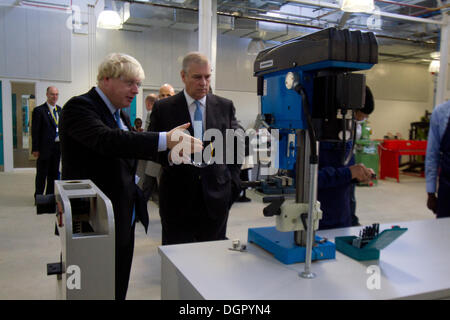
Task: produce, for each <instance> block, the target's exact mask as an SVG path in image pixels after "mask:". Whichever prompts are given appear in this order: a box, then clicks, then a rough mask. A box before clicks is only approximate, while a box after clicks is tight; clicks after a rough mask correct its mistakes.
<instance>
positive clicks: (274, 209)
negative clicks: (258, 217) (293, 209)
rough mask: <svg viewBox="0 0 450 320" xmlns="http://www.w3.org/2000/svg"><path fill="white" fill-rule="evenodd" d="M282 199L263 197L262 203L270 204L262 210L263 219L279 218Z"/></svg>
mask: <svg viewBox="0 0 450 320" xmlns="http://www.w3.org/2000/svg"><path fill="white" fill-rule="evenodd" d="M284 200H285V199H284V197H283V196H281V197H264V199H263V202H264V203H267V202H270V204H269V205H268V206H267V207H265V208H264V209H263V214H264V216H265V217H272V216H279V215H280V214H281V206H282V205H283V203H284Z"/></svg>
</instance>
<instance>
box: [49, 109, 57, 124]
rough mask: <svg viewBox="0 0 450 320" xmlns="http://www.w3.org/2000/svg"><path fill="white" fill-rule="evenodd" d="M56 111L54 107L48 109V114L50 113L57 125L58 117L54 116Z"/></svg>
mask: <svg viewBox="0 0 450 320" xmlns="http://www.w3.org/2000/svg"><path fill="white" fill-rule="evenodd" d="M55 113H56V107H55V108H54V109H53V110H52V111H50V114H51V115H52V118H53V120H55V123H56V126H58V118H57V117H56V116H55Z"/></svg>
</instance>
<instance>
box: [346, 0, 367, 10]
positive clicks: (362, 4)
mask: <svg viewBox="0 0 450 320" xmlns="http://www.w3.org/2000/svg"><path fill="white" fill-rule="evenodd" d="M340 2H341V10H342V11H345V12H372V11H373V10H374V9H375V4H374V3H373V0H340Z"/></svg>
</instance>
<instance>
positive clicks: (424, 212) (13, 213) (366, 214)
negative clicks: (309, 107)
mask: <svg viewBox="0 0 450 320" xmlns="http://www.w3.org/2000/svg"><path fill="white" fill-rule="evenodd" d="M34 177H35V171H34V170H33V169H25V170H18V171H15V172H13V173H3V172H0V288H1V290H0V300H1V299H56V279H55V276H47V275H46V265H47V263H50V262H57V261H59V254H60V243H59V238H58V237H56V236H54V235H53V234H54V216H53V215H39V216H37V215H36V213H35V207H34V205H33V193H34ZM356 190H357V191H356V197H357V215H358V216H359V218H360V223H361V224H362V225H368V224H372V223H375V222H379V223H391V222H400V221H409V220H424V219H432V218H433V217H434V216H433V215H432V214H431V212H430V211H429V210H428V209H427V208H426V193H425V180H424V178H420V177H412V176H406V175H401V177H400V183H397V182H396V181H395V180H386V181H380V182H379V184H378V186H375V187H358V188H357V189H356ZM247 196H248V197H250V198H252V201H251V202H248V203H236V204H235V205H234V206H233V208H232V210H231V213H230V218H229V220H228V221H229V222H228V234H227V236H228V238H230V239H240V240H241V241H243V242H246V240H247V229H248V228H249V227H259V226H270V225H274V221H273V219H272V218H265V217H264V216H263V215H262V209H263V207H264V205H263V204H262V203H261V201H260V199H261V197H260V195H258V194H255V193H254V192H253V191H249V192H247ZM149 213H150V227H149V234H145V232H144V228H143V227H142V226H141V225H139V226H138V227H137V228H136V245H135V252H134V260H133V267H132V272H131V279H130V284H129V289H128V296H127V299H160V297H161V294H160V290H161V283H160V275H161V259H160V256H159V254H158V246H159V245H160V243H161V241H160V238H161V225H160V221H159V214H158V208H157V206H156V205H155V204H154V203H153V202H149Z"/></svg>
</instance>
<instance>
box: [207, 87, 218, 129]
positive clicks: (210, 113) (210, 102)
mask: <svg viewBox="0 0 450 320" xmlns="http://www.w3.org/2000/svg"><path fill="white" fill-rule="evenodd" d="M217 107H218V106H217V100H216V99H215V98H214V96H213V95H212V94H208V95H207V96H206V116H205V121H206V123H205V128H206V130H208V129H210V128H215V127H216V125H215V124H214V120H215V119H214V115H215V114H217V113H216V110H217Z"/></svg>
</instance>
